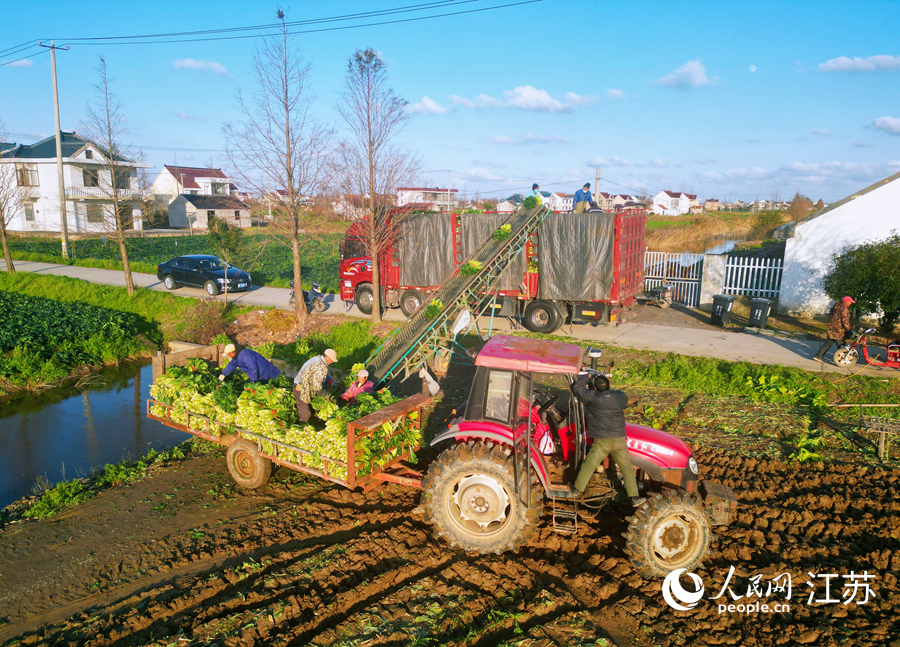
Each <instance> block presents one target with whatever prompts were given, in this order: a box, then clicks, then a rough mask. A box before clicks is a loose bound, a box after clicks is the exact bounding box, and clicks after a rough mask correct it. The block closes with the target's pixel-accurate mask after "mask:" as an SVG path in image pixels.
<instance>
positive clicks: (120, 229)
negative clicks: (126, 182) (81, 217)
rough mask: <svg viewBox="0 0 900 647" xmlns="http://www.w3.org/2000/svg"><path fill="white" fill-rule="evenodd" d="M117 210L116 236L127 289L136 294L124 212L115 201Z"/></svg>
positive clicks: (129, 292)
mask: <svg viewBox="0 0 900 647" xmlns="http://www.w3.org/2000/svg"><path fill="white" fill-rule="evenodd" d="M113 208H114V209H115V210H116V238H117V239H118V241H119V254H121V255H122V267H123V269H124V270H125V289H126V290H128V295H129V296H132V295H133V294H134V279H132V277H131V264H130V263H129V262H128V250H127V249H126V248H125V228H124V226H123V225H122V212H121V211H119V204H118V201H117V200H116V201H113Z"/></svg>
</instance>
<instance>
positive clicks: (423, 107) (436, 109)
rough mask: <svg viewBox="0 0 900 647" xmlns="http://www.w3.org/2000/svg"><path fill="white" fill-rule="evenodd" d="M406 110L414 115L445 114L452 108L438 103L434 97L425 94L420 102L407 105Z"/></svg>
mask: <svg viewBox="0 0 900 647" xmlns="http://www.w3.org/2000/svg"><path fill="white" fill-rule="evenodd" d="M406 111H407V112H408V113H410V114H412V115H445V114H447V113H448V112H450V108H445V107H444V106H441V105H438V104H437V103H436V102H435V101H434V100H433V99H430V98H428V96H424V97H422V100H421V101H419V103H411V104H409V105H407V106H406Z"/></svg>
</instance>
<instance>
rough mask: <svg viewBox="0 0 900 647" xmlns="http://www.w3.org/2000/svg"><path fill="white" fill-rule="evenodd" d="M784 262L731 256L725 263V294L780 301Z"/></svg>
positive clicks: (778, 259)
mask: <svg viewBox="0 0 900 647" xmlns="http://www.w3.org/2000/svg"><path fill="white" fill-rule="evenodd" d="M783 271H784V261H783V260H782V259H780V258H746V257H734V256H729V257H728V259H727V260H726V261H725V285H724V286H723V288H722V292H723V293H724V294H733V295H736V296H743V297H764V298H766V299H778V295H779V294H780V293H781V275H782V272H783Z"/></svg>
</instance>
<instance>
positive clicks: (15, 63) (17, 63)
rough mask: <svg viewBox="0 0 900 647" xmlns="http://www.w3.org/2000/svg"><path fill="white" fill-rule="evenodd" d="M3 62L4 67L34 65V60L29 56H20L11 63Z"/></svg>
mask: <svg viewBox="0 0 900 647" xmlns="http://www.w3.org/2000/svg"><path fill="white" fill-rule="evenodd" d="M3 64H4V65H5V66H6V67H25V68H28V67H34V61H32V60H31V59H30V58H20V59H19V60H17V61H13V62H12V63H10V62H8V61H3Z"/></svg>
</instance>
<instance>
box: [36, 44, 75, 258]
mask: <svg viewBox="0 0 900 647" xmlns="http://www.w3.org/2000/svg"><path fill="white" fill-rule="evenodd" d="M38 45H40V46H41V47H46V48H48V49H49V50H50V69H51V70H52V72H53V111H54V117H55V118H56V174H57V176H58V180H59V226H60V228H61V229H62V256H63V258H69V227H68V223H67V222H66V185H65V177H64V176H63V162H62V134H61V133H60V130H59V90H58V89H57V87H56V50H58V49H64V50H66V51H68V50H69V46H68V45H66V46H64V47H57V46H56V45H55V44H54V43H53V41H52V40H51V41H50V44H49V45H44V44H43V43H42V42H41V41H38Z"/></svg>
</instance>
